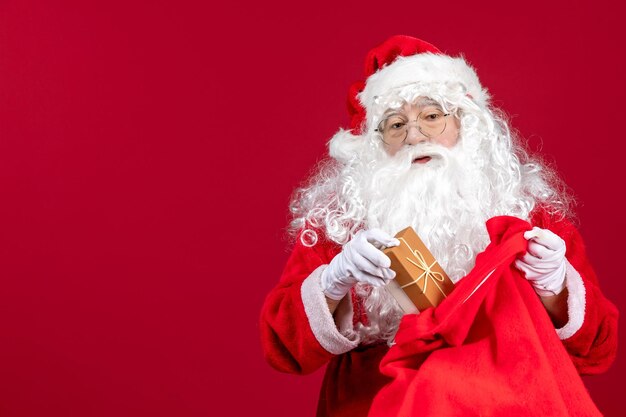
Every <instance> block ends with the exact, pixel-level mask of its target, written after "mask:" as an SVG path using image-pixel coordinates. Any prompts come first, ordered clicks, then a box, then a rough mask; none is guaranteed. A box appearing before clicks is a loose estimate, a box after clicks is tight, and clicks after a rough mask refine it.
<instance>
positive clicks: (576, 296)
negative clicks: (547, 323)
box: [556, 260, 586, 340]
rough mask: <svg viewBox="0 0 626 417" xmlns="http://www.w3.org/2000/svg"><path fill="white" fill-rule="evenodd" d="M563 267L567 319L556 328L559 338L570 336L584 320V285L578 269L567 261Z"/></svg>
mask: <svg viewBox="0 0 626 417" xmlns="http://www.w3.org/2000/svg"><path fill="white" fill-rule="evenodd" d="M565 262H566V263H567V265H566V267H565V286H566V287H567V291H568V295H567V314H568V316H569V319H568V321H567V323H566V324H565V326H563V327H561V328H560V329H556V334H557V335H558V336H559V339H561V340H564V339H567V338H569V337H572V336H573V335H574V334H575V333H576V332H577V331H578V330H579V329H580V328H581V327H582V325H583V322H584V321H585V293H586V291H585V285H584V284H583V280H582V278H581V277H580V274H579V273H578V271H576V270H575V269H574V267H573V266H572V265H571V264H570V263H569V261H567V260H566V261H565Z"/></svg>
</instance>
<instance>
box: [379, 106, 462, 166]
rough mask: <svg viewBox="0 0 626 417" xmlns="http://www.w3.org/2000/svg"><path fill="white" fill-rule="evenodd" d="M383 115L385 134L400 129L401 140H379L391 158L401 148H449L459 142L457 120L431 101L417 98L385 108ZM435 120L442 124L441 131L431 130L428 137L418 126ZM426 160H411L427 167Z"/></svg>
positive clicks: (427, 159)
mask: <svg viewBox="0 0 626 417" xmlns="http://www.w3.org/2000/svg"><path fill="white" fill-rule="evenodd" d="M384 116H385V119H384V120H385V121H384V122H383V124H384V125H386V126H385V128H386V129H387V130H388V131H389V130H393V129H402V133H401V136H402V137H403V138H405V139H404V140H403V141H401V142H397V141H395V143H394V141H391V140H383V144H384V148H385V151H386V152H387V153H388V154H389V155H391V156H393V155H395V154H396V153H397V152H398V151H399V150H400V149H402V148H403V147H404V146H405V145H409V146H412V145H418V144H423V143H432V144H437V145H441V146H444V147H446V148H448V149H450V148H452V147H454V146H455V145H456V144H457V142H458V139H459V129H460V122H459V119H458V118H457V117H455V116H454V115H452V114H446V113H445V112H444V110H443V109H442V108H441V106H440V105H439V104H437V103H436V102H434V101H433V100H429V99H425V98H419V99H418V100H416V101H415V102H413V103H405V104H404V105H403V106H402V107H400V108H398V109H389V110H388V111H386V112H385V115H384ZM436 118H440V119H441V122H442V123H443V125H442V126H443V130H442V131H441V132H439V131H435V132H433V133H431V134H428V131H426V130H425V129H423V128H421V127H420V124H422V125H425V124H429V123H431V124H432V123H433V121H434V120H436ZM435 123H436V122H435ZM429 161H430V158H421V159H417V160H415V163H418V164H427V163H428V162H429Z"/></svg>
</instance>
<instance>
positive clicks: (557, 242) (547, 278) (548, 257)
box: [515, 227, 566, 297]
mask: <svg viewBox="0 0 626 417" xmlns="http://www.w3.org/2000/svg"><path fill="white" fill-rule="evenodd" d="M524 238H525V239H526V240H528V250H527V251H526V254H525V255H524V256H523V257H521V258H519V259H517V260H516V261H515V266H516V267H517V269H519V270H520V271H522V272H524V273H525V274H526V279H527V280H528V281H530V283H531V284H532V285H533V287H534V288H535V292H536V293H537V294H539V295H540V296H542V297H546V296H551V295H557V294H559V293H560V292H561V291H563V289H564V288H565V265H566V263H565V241H563V239H561V238H560V237H559V236H557V235H556V234H554V233H553V232H551V231H550V230H547V229H541V228H539V227H533V229H532V230H529V231H528V232H526V233H524Z"/></svg>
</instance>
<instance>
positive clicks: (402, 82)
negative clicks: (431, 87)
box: [348, 35, 489, 132]
mask: <svg viewBox="0 0 626 417" xmlns="http://www.w3.org/2000/svg"><path fill="white" fill-rule="evenodd" d="M365 77H366V80H365V81H357V82H355V83H354V84H352V86H351V87H350V91H349V93H348V111H349V113H350V116H351V121H350V128H351V129H353V130H356V131H357V132H359V131H360V130H361V129H362V127H363V124H364V122H365V120H366V117H370V116H372V115H373V113H374V111H373V108H374V104H375V101H376V99H377V97H381V96H384V95H385V94H386V93H388V92H390V91H392V90H394V89H397V88H401V87H403V86H407V85H410V84H415V83H422V84H424V85H427V84H432V83H439V84H444V83H448V84H449V83H458V84H459V85H461V86H462V87H463V88H464V90H465V92H466V95H467V96H468V97H470V98H471V99H472V100H473V101H474V102H475V103H476V104H478V105H481V106H484V105H486V103H487V101H488V99H489V94H488V92H487V90H486V89H484V88H483V87H482V86H481V84H480V81H479V80H478V76H477V75H476V72H475V71H474V69H473V68H472V67H471V66H470V65H469V64H468V63H467V62H466V61H465V60H464V59H463V58H461V57H451V56H448V55H445V54H443V53H442V52H441V51H440V50H439V49H438V48H437V47H435V46H434V45H432V44H430V43H428V42H425V41H423V40H421V39H417V38H413V37H411V36H402V35H398V36H392V37H391V38H389V39H387V40H386V41H385V42H383V43H382V44H381V45H379V46H377V47H375V48H374V49H372V50H371V51H370V52H369V53H368V54H367V57H366V58H365ZM369 121H370V122H371V121H372V120H369Z"/></svg>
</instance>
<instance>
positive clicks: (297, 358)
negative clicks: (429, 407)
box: [260, 210, 617, 416]
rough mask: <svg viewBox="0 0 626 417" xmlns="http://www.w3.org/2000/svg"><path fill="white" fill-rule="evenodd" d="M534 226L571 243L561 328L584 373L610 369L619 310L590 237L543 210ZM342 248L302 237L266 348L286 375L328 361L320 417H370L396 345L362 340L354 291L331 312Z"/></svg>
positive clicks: (273, 303) (270, 300)
mask: <svg viewBox="0 0 626 417" xmlns="http://www.w3.org/2000/svg"><path fill="white" fill-rule="evenodd" d="M530 223H531V224H532V225H533V226H538V227H540V228H544V229H549V230H551V231H553V232H554V233H556V234H557V235H559V236H560V237H561V238H562V239H563V240H564V241H565V243H566V247H567V252H566V258H567V271H566V286H567V290H568V300H567V304H568V315H569V320H568V322H567V323H566V324H565V325H564V326H563V327H562V328H558V329H553V331H555V332H556V335H557V336H558V338H559V339H561V341H562V344H563V346H564V347H565V350H566V352H567V354H569V357H570V359H571V362H572V363H573V365H574V366H575V368H576V370H577V371H578V372H579V373H580V374H596V373H600V372H603V371H605V370H606V369H607V368H608V367H609V365H610V364H611V363H612V361H613V360H614V358H615V355H616V350H617V309H616V308H615V307H614V306H613V304H611V303H610V302H609V301H608V300H607V299H606V298H605V297H604V295H603V294H602V292H601V291H600V288H599V286H598V281H597V278H596V275H595V273H594V271H593V269H592V267H591V265H590V263H589V260H588V258H587V255H586V253H585V248H584V243H583V240H582V238H581V236H580V234H579V232H578V231H577V229H576V228H575V227H574V226H573V225H572V224H571V223H570V222H569V221H567V220H564V219H563V220H555V219H554V218H552V217H551V216H550V215H549V214H548V213H547V212H546V211H543V210H536V211H535V212H534V213H533V215H532V218H531V221H530ZM340 251H341V247H340V246H339V245H337V244H335V243H334V242H331V241H328V240H325V239H323V238H322V239H319V241H318V243H317V244H316V245H315V246H313V247H307V246H304V245H303V244H302V243H301V242H300V239H298V240H297V241H296V244H295V247H294V248H293V251H292V253H291V256H290V257H289V260H288V261H287V265H286V266H285V269H284V271H283V274H282V276H281V278H280V281H279V283H278V285H277V286H276V287H275V288H274V289H273V290H272V291H271V292H270V294H269V295H268V297H267V299H266V300H265V303H264V306H263V309H262V312H261V320H260V329H261V338H262V346H263V350H264V354H265V357H266V359H267V361H268V362H269V363H270V365H271V366H273V367H274V368H275V369H277V370H279V371H282V372H288V373H294V374H308V373H311V372H313V371H315V370H316V369H318V368H320V367H321V366H324V365H326V364H327V369H326V373H325V376H324V381H323V386H322V390H321V394H320V400H319V404H318V411H317V415H318V416H366V415H368V413H369V412H370V407H371V406H372V402H373V401H374V398H375V397H376V395H377V394H378V393H379V392H380V391H381V390H382V389H383V387H384V386H385V385H387V384H389V383H390V382H391V381H392V380H391V378H389V377H388V376H385V375H383V373H381V371H380V369H379V365H380V362H381V359H382V358H383V356H385V355H386V354H387V352H388V351H389V347H388V346H387V344H386V343H384V342H382V341H381V343H379V344H374V345H367V346H365V345H362V344H361V343H360V340H359V336H358V334H357V333H356V332H355V331H354V324H355V323H357V322H359V321H362V322H366V321H367V317H365V314H364V313H363V308H362V300H359V299H358V298H357V297H356V296H355V295H354V293H353V294H352V296H351V297H346V299H344V300H343V301H342V302H341V303H340V305H339V307H338V308H337V310H336V312H335V314H334V317H333V315H331V313H330V311H329V309H328V306H327V303H326V299H325V297H324V294H323V293H322V289H321V286H320V276H321V272H322V271H323V270H324V268H326V266H327V265H328V264H329V262H330V261H331V259H332V258H333V257H334V256H335V255H336V254H337V253H339V252H340ZM544 312H545V310H544ZM407 317H408V316H407ZM407 317H405V319H406V318H407ZM546 318H547V313H546V317H543V318H542V320H538V321H537V323H536V324H535V325H536V326H544V327H545V326H548V325H549V324H548V325H546V324H545V323H549V320H546ZM531 411H532V410H531ZM430 415H432V414H430Z"/></svg>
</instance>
